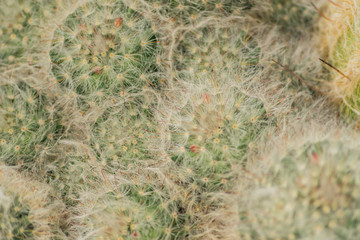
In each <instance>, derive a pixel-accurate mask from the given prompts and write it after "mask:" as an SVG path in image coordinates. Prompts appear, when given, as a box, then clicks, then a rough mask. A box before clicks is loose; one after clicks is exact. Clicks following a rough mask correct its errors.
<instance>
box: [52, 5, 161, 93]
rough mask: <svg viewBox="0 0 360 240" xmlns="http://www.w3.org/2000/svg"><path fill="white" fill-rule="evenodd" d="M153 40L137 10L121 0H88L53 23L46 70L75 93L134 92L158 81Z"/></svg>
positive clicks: (147, 24)
mask: <svg viewBox="0 0 360 240" xmlns="http://www.w3.org/2000/svg"><path fill="white" fill-rule="evenodd" d="M156 46H157V39H156V36H155V35H154V33H153V32H152V30H151V28H150V27H149V23H148V22H147V21H146V19H144V17H142V16H141V14H140V13H138V12H136V11H134V10H133V9H131V8H129V7H126V6H125V5H124V4H123V3H122V2H121V1H114V2H109V1H105V0H102V1H88V2H86V3H83V4H80V7H78V8H77V9H75V11H74V12H72V13H71V14H69V15H68V16H67V17H66V18H65V20H64V22H63V23H61V24H60V25H59V26H58V27H57V29H55V32H54V39H53V42H52V47H51V50H50V56H51V61H52V62H53V67H52V72H53V74H54V76H55V78H56V79H57V81H58V82H59V83H60V84H61V85H63V86H66V87H68V88H70V89H74V90H75V91H76V93H78V94H90V93H94V92H97V91H100V90H103V91H108V92H109V93H110V92H111V93H113V94H115V93H116V94H125V92H127V91H131V92H137V91H139V90H141V88H142V87H143V86H146V85H147V86H151V87H156V86H157V85H158V79H157V78H156V64H155V63H156V51H157V49H156ZM108 92H104V94H105V93H106V94H108Z"/></svg>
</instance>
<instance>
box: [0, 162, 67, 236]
mask: <svg viewBox="0 0 360 240" xmlns="http://www.w3.org/2000/svg"><path fill="white" fill-rule="evenodd" d="M50 196H51V195H50V189H49V188H48V186H46V185H43V184H41V183H38V182H34V181H32V180H31V179H28V178H26V177H23V176H22V175H20V174H18V173H16V172H15V171H14V170H12V169H11V168H9V167H4V166H1V167H0V199H1V202H0V233H1V236H2V239H5V240H7V239H9V240H10V239H53V238H55V237H64V236H65V235H63V233H62V230H61V228H60V225H59V224H60V223H61V222H62V221H61V220H59V219H60V218H61V216H62V214H61V210H62V209H63V206H62V204H61V203H60V202H58V201H57V200H56V199H52V201H50V198H51V197H50Z"/></svg>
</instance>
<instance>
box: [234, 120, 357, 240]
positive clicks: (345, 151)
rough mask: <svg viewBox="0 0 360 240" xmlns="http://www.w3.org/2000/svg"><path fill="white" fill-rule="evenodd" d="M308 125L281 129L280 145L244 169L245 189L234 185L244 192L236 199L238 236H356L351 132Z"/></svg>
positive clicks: (354, 157)
mask: <svg viewBox="0 0 360 240" xmlns="http://www.w3.org/2000/svg"><path fill="white" fill-rule="evenodd" d="M314 125H315V126H316V127H315V129H316V130H314V131H313V132H310V131H305V133H299V131H298V130H296V131H295V133H291V134H290V136H289V135H287V136H286V134H284V133H281V134H284V135H283V137H284V138H283V139H282V141H283V142H284V144H282V142H276V144H277V146H275V147H273V150H270V153H268V154H266V153H265V155H262V156H261V157H262V163H255V164H249V165H248V167H247V171H244V173H245V175H247V174H248V173H250V174H251V176H252V177H251V179H250V181H248V187H249V188H247V190H245V189H246V188H243V187H240V188H239V190H240V191H241V192H242V193H245V192H246V194H244V196H245V197H244V198H243V199H241V201H239V206H240V208H239V209H240V210H239V219H240V222H239V224H238V230H239V234H240V237H241V239H306V238H313V237H316V238H317V239H356V238H357V236H358V234H359V212H358V206H359V204H360V198H359V197H360V195H359V193H358V191H357V190H356V189H357V188H358V178H359V171H358V159H359V154H360V153H359V151H358V149H359V148H358V144H357V142H358V141H356V139H357V136H355V137H351V131H349V130H348V129H342V131H343V132H344V133H345V132H346V133H349V135H348V136H346V135H345V136H338V135H337V133H336V131H333V130H331V129H328V130H325V129H326V128H322V127H320V126H319V125H316V124H314ZM296 126H299V125H296ZM333 126H334V125H330V127H332V128H333ZM319 129H322V132H321V131H319ZM326 131H327V132H326ZM319 136H320V137H319ZM278 140H281V138H278V139H274V141H278ZM269 148H270V146H269ZM255 165H257V166H255ZM245 175H244V176H243V177H245ZM244 185H246V183H245V184H242V186H244Z"/></svg>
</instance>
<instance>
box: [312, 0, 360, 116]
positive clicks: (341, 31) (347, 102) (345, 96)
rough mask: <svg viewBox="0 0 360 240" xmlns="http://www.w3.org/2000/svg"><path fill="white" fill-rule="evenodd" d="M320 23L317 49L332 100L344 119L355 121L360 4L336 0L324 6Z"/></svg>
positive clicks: (358, 63)
mask: <svg viewBox="0 0 360 240" xmlns="http://www.w3.org/2000/svg"><path fill="white" fill-rule="evenodd" d="M326 7H327V8H326V11H324V14H325V15H326V18H325V19H323V20H322V21H321V22H320V30H321V31H320V32H321V38H320V39H321V42H320V43H319V45H320V47H321V48H322V49H323V52H324V54H323V55H324V58H325V59H324V60H325V61H326V63H325V66H326V67H327V68H328V69H329V70H330V72H331V74H330V78H331V79H330V80H329V83H328V85H329V88H330V94H331V97H332V98H333V99H334V100H335V101H338V102H340V105H341V111H342V112H343V113H345V115H346V116H349V117H352V118H355V119H358V116H359V115H360V111H359V79H360V73H359V66H360V60H359V51H360V48H359V41H360V39H359V32H360V30H359V29H360V27H359V24H360V20H359V12H360V8H359V3H358V1H355V0H354V1H337V2H334V3H329V4H328V5H327V6H326Z"/></svg>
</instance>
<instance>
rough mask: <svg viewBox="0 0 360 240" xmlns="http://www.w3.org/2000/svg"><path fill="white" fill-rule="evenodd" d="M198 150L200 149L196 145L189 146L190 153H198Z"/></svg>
mask: <svg viewBox="0 0 360 240" xmlns="http://www.w3.org/2000/svg"><path fill="white" fill-rule="evenodd" d="M199 150H200V147H199V146H198V145H191V146H190V151H192V152H193V153H198V152H199Z"/></svg>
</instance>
